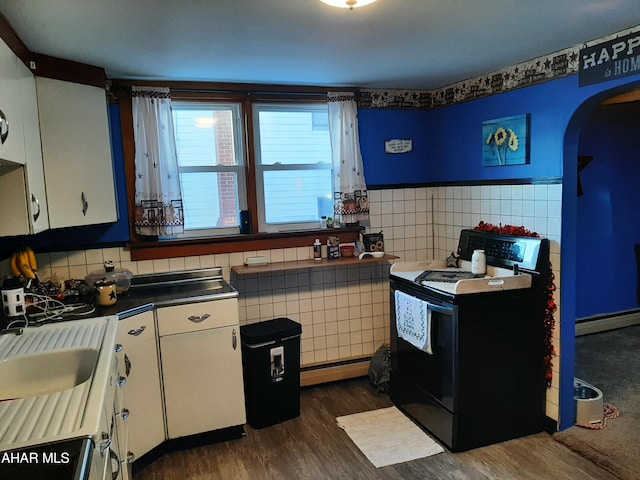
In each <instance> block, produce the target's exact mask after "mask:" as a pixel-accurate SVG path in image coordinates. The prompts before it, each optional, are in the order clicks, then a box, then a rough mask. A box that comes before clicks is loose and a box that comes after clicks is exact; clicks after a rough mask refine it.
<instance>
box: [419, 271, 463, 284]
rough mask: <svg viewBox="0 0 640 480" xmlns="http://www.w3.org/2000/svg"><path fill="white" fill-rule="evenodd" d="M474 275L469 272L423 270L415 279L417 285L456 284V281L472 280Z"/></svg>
mask: <svg viewBox="0 0 640 480" xmlns="http://www.w3.org/2000/svg"><path fill="white" fill-rule="evenodd" d="M474 277H475V275H474V274H473V273H471V272H461V271H459V270H456V271H450V272H448V271H446V270H425V271H424V272H422V273H421V274H420V275H418V276H417V277H416V279H415V281H416V282H418V283H423V282H445V283H456V282H457V281H458V280H466V279H469V278H474Z"/></svg>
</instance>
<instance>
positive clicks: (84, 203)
mask: <svg viewBox="0 0 640 480" xmlns="http://www.w3.org/2000/svg"><path fill="white" fill-rule="evenodd" d="M80 198H81V199H82V215H84V216H85V217H86V216H87V210H89V202H87V196H86V195H85V194H84V192H82V195H81V196H80Z"/></svg>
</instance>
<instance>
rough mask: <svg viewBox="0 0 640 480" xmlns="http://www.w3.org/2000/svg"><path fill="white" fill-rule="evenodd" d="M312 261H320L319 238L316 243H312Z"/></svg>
mask: <svg viewBox="0 0 640 480" xmlns="http://www.w3.org/2000/svg"><path fill="white" fill-rule="evenodd" d="M313 259H314V260H322V244H321V243H320V239H319V238H316V241H315V242H313Z"/></svg>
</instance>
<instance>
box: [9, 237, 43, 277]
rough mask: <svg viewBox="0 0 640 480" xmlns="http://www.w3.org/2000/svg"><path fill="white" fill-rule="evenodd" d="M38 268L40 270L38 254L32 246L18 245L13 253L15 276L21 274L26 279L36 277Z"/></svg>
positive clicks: (12, 264)
mask: <svg viewBox="0 0 640 480" xmlns="http://www.w3.org/2000/svg"><path fill="white" fill-rule="evenodd" d="M36 270H38V262H37V261H36V254H35V253H33V250H31V247H27V246H26V245H23V246H21V247H18V248H17V249H16V251H15V252H13V255H11V273H12V274H13V276H14V277H16V278H20V277H21V276H22V277H24V278H26V279H35V278H36Z"/></svg>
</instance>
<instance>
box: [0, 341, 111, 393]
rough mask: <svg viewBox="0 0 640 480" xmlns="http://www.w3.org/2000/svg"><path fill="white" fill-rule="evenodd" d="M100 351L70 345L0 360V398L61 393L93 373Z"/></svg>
mask: <svg viewBox="0 0 640 480" xmlns="http://www.w3.org/2000/svg"><path fill="white" fill-rule="evenodd" d="M99 353H100V350H99V349H93V348H70V349H64V350H53V351H45V352H40V353H35V354H28V355H21V356H17V357H10V358H7V359H5V360H3V361H0V401H2V400H11V399H16V398H25V397H32V396H35V395H42V394H46V393H53V392H60V391H63V390H67V389H69V388H73V387H75V386H77V385H80V384H81V383H84V382H86V381H87V380H89V379H90V378H91V376H92V375H93V371H94V369H95V366H96V363H97V361H98V356H99Z"/></svg>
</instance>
